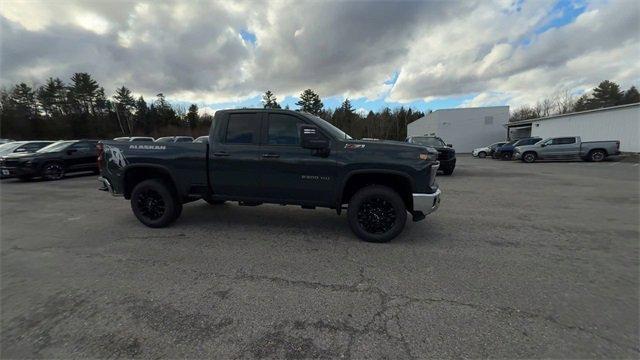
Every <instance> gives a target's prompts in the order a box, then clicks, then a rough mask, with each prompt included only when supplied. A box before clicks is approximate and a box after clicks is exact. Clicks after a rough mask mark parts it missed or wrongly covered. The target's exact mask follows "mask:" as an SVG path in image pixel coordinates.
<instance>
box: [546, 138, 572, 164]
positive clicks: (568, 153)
mask: <svg viewBox="0 0 640 360" xmlns="http://www.w3.org/2000/svg"><path fill="white" fill-rule="evenodd" d="M579 151H580V145H578V143H577V141H576V138H575V137H561V138H555V139H553V140H552V142H551V144H550V145H549V146H548V147H547V150H546V155H547V156H546V157H547V158H549V159H573V158H575V157H577V156H578V152H579Z"/></svg>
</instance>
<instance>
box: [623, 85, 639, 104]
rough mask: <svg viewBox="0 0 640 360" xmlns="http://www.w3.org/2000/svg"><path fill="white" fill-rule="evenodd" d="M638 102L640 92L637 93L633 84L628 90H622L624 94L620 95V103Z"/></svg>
mask: <svg viewBox="0 0 640 360" xmlns="http://www.w3.org/2000/svg"><path fill="white" fill-rule="evenodd" d="M637 102H640V93H638V89H636V87H635V86H632V87H630V88H629V90H627V91H625V92H624V96H623V97H622V101H621V103H620V104H621V105H622V104H633V103H637Z"/></svg>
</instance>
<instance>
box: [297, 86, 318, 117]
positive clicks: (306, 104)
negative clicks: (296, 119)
mask: <svg viewBox="0 0 640 360" xmlns="http://www.w3.org/2000/svg"><path fill="white" fill-rule="evenodd" d="M296 105H298V106H300V109H298V110H299V111H304V112H308V113H310V114H313V115H319V114H320V112H321V111H322V107H323V106H324V104H322V101H321V100H320V96H318V94H316V93H315V92H313V90H311V89H307V90H305V91H303V92H302V94H300V101H298V102H297V103H296Z"/></svg>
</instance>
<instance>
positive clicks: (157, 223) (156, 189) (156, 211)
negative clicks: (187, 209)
mask: <svg viewBox="0 0 640 360" xmlns="http://www.w3.org/2000/svg"><path fill="white" fill-rule="evenodd" d="M131 210H133V214H134V215H135V216H136V217H137V218H138V220H140V222H141V223H143V224H145V225H147V226H149V227H152V228H159V227H165V226H167V225H169V224H171V223H172V222H173V221H175V220H176V218H178V216H180V213H181V212H182V203H180V201H178V198H177V196H176V195H175V194H174V192H173V191H172V189H171V188H170V187H169V186H167V185H166V184H165V183H164V182H163V181H161V180H158V179H151V180H145V181H142V182H140V183H139V184H138V185H136V187H135V188H133V191H132V192H131Z"/></svg>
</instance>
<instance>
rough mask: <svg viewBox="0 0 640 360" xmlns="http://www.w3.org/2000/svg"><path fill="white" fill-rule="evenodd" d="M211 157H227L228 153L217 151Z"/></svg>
mask: <svg viewBox="0 0 640 360" xmlns="http://www.w3.org/2000/svg"><path fill="white" fill-rule="evenodd" d="M213 156H229V153H228V152H226V151H217V152H214V153H213Z"/></svg>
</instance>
